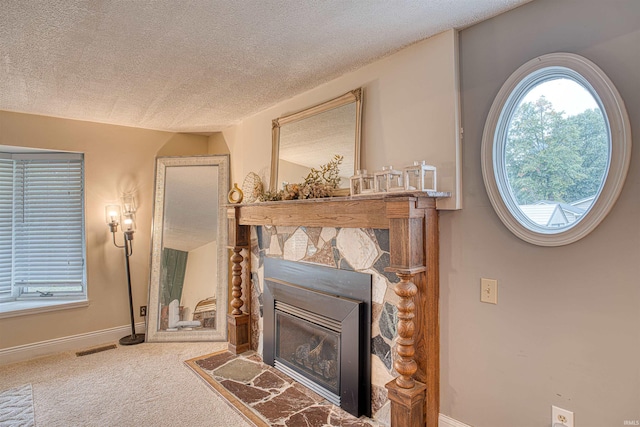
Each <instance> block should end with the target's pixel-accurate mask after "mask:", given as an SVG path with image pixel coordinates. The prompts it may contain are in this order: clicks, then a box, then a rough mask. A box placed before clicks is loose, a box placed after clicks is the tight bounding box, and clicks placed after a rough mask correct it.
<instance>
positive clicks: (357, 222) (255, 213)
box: [229, 192, 450, 228]
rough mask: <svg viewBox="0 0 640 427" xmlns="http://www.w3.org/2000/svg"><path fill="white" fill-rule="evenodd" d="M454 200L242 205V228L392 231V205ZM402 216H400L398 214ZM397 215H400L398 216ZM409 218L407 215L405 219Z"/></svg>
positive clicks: (425, 196) (379, 198)
mask: <svg viewBox="0 0 640 427" xmlns="http://www.w3.org/2000/svg"><path fill="white" fill-rule="evenodd" d="M442 197H450V193H444V192H407V193H405V192H402V193H387V194H374V195H371V196H356V197H328V198H324V199H306V200H285V201H278V202H261V203H252V204H242V205H230V206H229V207H230V208H231V207H234V208H236V207H237V208H239V209H238V213H237V215H238V217H237V220H238V223H239V224H240V225H281V226H298V225H304V226H307V227H343V228H347V227H350V228H389V213H387V206H389V205H388V202H389V201H391V200H393V201H401V200H402V201H409V200H412V199H415V203H414V204H412V203H408V204H403V205H404V206H406V209H411V208H412V207H415V208H417V209H424V208H430V207H433V208H435V199H436V198H442ZM398 214H400V213H398ZM395 216H397V215H395ZM403 217H405V216H403Z"/></svg>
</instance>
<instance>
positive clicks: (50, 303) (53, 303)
mask: <svg viewBox="0 0 640 427" xmlns="http://www.w3.org/2000/svg"><path fill="white" fill-rule="evenodd" d="M88 306H89V300H88V299H87V298H85V297H82V298H78V299H77V300H72V299H64V300H61V299H55V300H46V301H42V300H37V301H36V300H33V299H28V300H17V301H11V302H4V303H2V304H0V319H6V318H9V317H18V316H26V315H32V314H39V313H47V312H50V311H59V310H68V309H71V308H78V307H88Z"/></svg>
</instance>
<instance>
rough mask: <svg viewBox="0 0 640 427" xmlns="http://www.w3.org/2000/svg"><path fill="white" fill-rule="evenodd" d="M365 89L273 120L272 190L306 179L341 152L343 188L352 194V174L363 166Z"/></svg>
mask: <svg viewBox="0 0 640 427" xmlns="http://www.w3.org/2000/svg"><path fill="white" fill-rule="evenodd" d="M361 128H362V88H358V89H354V90H352V91H350V92H347V93H345V94H344V95H342V96H339V97H337V98H334V99H332V100H330V101H327V102H324V103H322V104H319V105H316V106H313V107H311V108H308V109H305V110H302V111H299V112H297V113H294V114H289V115H286V116H282V117H279V118H277V119H275V120H273V123H272V141H273V148H272V156H271V183H270V185H271V191H277V190H279V189H280V188H281V187H282V184H283V183H298V182H302V181H304V178H305V177H306V176H307V174H308V173H309V171H310V170H311V168H316V169H318V168H319V166H320V165H324V164H326V163H328V162H329V161H330V160H332V159H333V157H334V156H335V155H336V154H337V155H340V156H343V161H342V164H341V165H340V178H341V180H340V189H339V190H338V191H337V192H336V193H335V194H336V195H348V194H349V177H351V176H352V175H354V173H355V171H356V170H357V169H360V143H361V142H360V141H361V137H360V135H361Z"/></svg>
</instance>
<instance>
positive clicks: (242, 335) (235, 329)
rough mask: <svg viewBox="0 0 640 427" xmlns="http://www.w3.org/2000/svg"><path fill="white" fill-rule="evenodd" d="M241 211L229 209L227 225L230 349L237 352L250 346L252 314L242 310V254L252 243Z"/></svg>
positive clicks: (241, 351) (234, 208)
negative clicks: (229, 269) (229, 271)
mask: <svg viewBox="0 0 640 427" xmlns="http://www.w3.org/2000/svg"><path fill="white" fill-rule="evenodd" d="M239 213H240V211H239V208H237V207H230V208H228V209H227V225H228V227H229V242H228V246H229V248H230V249H231V250H232V251H233V255H231V264H232V267H231V271H232V273H231V274H232V280H231V285H232V287H231V296H232V297H233V299H232V300H231V307H232V310H231V313H229V314H227V325H228V328H229V347H228V348H229V351H230V352H232V353H235V354H240V353H243V352H245V351H247V350H249V348H250V345H251V343H250V341H249V337H250V336H251V334H250V328H251V325H250V323H249V320H250V316H249V314H248V313H245V312H244V311H242V306H243V305H244V301H243V300H242V265H241V264H242V261H243V260H244V258H243V256H242V255H241V254H240V253H241V252H242V250H243V249H245V248H249V245H250V242H249V240H250V228H249V226H248V225H240V223H239V222H238V215H239Z"/></svg>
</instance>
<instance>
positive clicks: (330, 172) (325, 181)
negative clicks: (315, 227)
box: [259, 154, 343, 202]
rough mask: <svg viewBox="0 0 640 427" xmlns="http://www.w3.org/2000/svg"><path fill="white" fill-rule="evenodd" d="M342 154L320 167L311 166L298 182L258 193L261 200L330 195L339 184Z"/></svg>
mask: <svg viewBox="0 0 640 427" xmlns="http://www.w3.org/2000/svg"><path fill="white" fill-rule="evenodd" d="M342 159H343V157H342V156H339V155H337V154H336V155H335V156H333V159H332V160H331V161H329V163H327V164H324V165H321V166H320V169H316V168H311V172H309V175H307V177H306V178H305V179H304V182H302V183H299V184H287V185H285V186H284V188H283V189H282V190H279V191H265V192H264V193H262V195H260V197H259V200H260V201H262V202H267V201H276V200H295V199H316V198H320V197H331V196H332V195H333V191H334V190H335V189H337V188H339V186H340V164H341V163H342Z"/></svg>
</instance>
